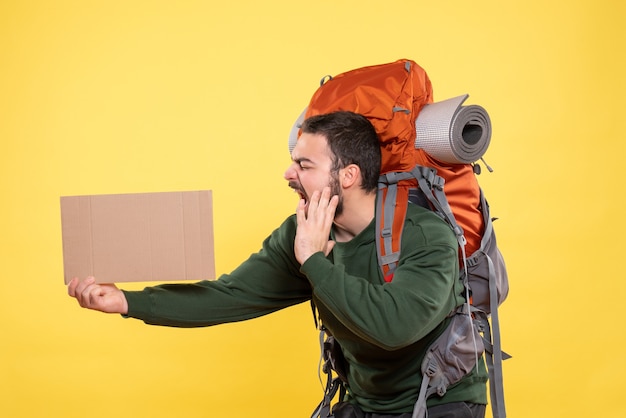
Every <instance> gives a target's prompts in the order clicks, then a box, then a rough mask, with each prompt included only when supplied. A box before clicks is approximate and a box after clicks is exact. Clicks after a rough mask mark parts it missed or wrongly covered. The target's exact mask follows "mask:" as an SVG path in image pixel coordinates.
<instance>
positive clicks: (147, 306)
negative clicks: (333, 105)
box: [68, 112, 487, 418]
mask: <svg viewBox="0 0 626 418" xmlns="http://www.w3.org/2000/svg"><path fill="white" fill-rule="evenodd" d="M301 131H302V135H301V136H300V138H299V139H298V142H297V144H296V146H295V148H294V149H293V152H292V160H293V162H292V164H291V165H290V166H289V168H288V169H287V171H286V172H285V179H286V180H287V181H288V182H289V186H290V187H291V188H292V189H294V190H295V191H296V192H297V193H298V194H299V196H300V202H299V204H298V207H297V210H296V214H295V215H292V216H290V217H289V218H287V219H286V220H285V221H284V222H283V224H282V225H281V226H280V227H279V228H278V229H276V230H275V231H274V232H273V233H272V234H271V235H270V236H269V237H268V238H267V239H266V240H265V241H264V243H263V247H262V249H261V251H259V252H258V253H256V254H253V255H251V256H250V258H249V259H248V260H246V261H245V262H243V263H242V264H241V265H240V266H239V267H238V268H236V269H235V270H234V271H233V272H232V273H231V274H227V275H222V276H221V277H220V278H219V279H218V280H216V281H203V282H199V283H195V284H174V285H162V286H156V287H149V288H146V289H144V290H143V291H133V292H129V291H123V290H120V289H118V288H117V287H116V286H115V285H99V284H96V283H94V279H93V278H88V279H86V280H84V281H80V280H78V279H74V280H72V281H71V282H70V284H69V286H68V292H69V294H70V295H71V296H73V297H75V298H76V299H77V300H78V302H79V304H80V305H81V306H82V307H85V308H90V309H95V310H99V311H102V312H109V313H120V314H123V315H126V316H129V317H133V318H138V319H141V320H143V321H144V322H145V323H147V324H154V325H165V326H180V327H197V326H211V325H217V324H221V323H225V322H232V321H240V320H245V319H251V318H254V317H258V316H261V315H265V314H268V313H271V312H274V311H276V310H279V309H282V308H286V307H288V306H291V305H294V304H298V303H301V302H303V301H307V300H311V299H312V300H313V302H314V304H315V306H316V308H317V310H318V312H319V317H320V319H321V321H322V323H323V324H324V326H325V327H326V328H327V329H328V331H329V332H330V333H331V334H332V335H333V336H334V337H335V339H336V341H338V342H339V344H340V345H341V347H342V350H343V355H344V357H345V359H346V362H347V367H346V369H347V378H348V395H347V399H346V401H347V402H346V403H344V404H343V406H342V407H341V408H339V409H338V410H336V417H350V416H354V417H383V416H384V417H389V416H406V417H410V416H411V411H412V410H413V406H414V403H415V401H416V400H417V397H418V393H419V388H420V384H421V371H420V365H421V362H422V359H423V357H424V355H425V351H426V349H427V348H428V346H429V345H430V343H431V342H432V341H433V340H434V339H435V338H436V337H437V336H438V335H439V334H440V333H441V332H442V331H443V330H444V329H445V326H446V324H447V319H446V317H447V315H448V314H449V313H450V312H451V311H452V310H453V309H454V308H455V307H456V306H459V305H461V304H462V303H463V298H462V296H461V295H462V292H463V288H462V284H461V282H460V281H459V280H457V275H458V268H459V266H458V256H457V241H456V239H455V237H454V235H453V233H452V231H451V230H450V228H449V227H448V226H447V224H445V223H444V222H443V221H442V220H441V219H440V218H438V217H437V216H436V215H435V214H433V213H432V212H430V211H428V210H426V209H423V208H420V207H418V206H415V205H410V208H409V211H408V215H407V220H406V223H405V229H404V232H403V235H402V252H401V259H400V261H399V264H398V267H397V269H396V271H395V273H394V280H393V281H392V282H391V283H385V281H384V280H383V277H382V273H381V271H380V268H379V266H378V260H377V253H376V244H375V229H376V228H375V223H374V213H375V201H376V190H377V182H378V176H379V170H380V158H381V156H380V147H379V143H378V137H377V135H376V132H375V130H374V128H373V127H372V125H371V124H370V122H369V121H368V120H367V119H366V118H364V117H363V116H360V115H357V114H355V113H351V112H335V113H331V114H328V115H320V116H315V117H312V118H309V119H307V120H306V121H305V122H304V124H303V126H302V129H301ZM486 379H487V376H486V371H485V370H484V364H483V363H482V361H481V362H480V363H479V367H478V368H477V369H475V370H474V371H473V372H472V373H471V374H469V375H468V376H466V377H465V378H463V379H462V380H461V382H459V383H458V384H456V385H454V386H453V387H451V388H449V390H448V392H447V393H446V395H445V396H444V397H442V398H439V397H433V398H431V399H429V401H428V405H429V410H428V412H429V418H435V417H440V418H443V417H468V418H470V417H483V416H484V411H485V405H484V404H486V385H485V382H486ZM348 410H349V411H348ZM363 414H365V415H363ZM402 414H405V415H402Z"/></svg>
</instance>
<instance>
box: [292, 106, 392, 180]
mask: <svg viewBox="0 0 626 418" xmlns="http://www.w3.org/2000/svg"><path fill="white" fill-rule="evenodd" d="M301 131H302V132H303V133H308V134H320V135H323V136H325V137H326V140H327V141H328V145H329V147H330V150H331V152H332V154H333V157H332V158H333V166H332V170H333V171H335V172H336V171H339V169H341V168H343V167H345V166H347V165H349V164H356V165H357V166H358V167H359V168H360V169H361V177H362V183H361V188H362V189H363V190H365V191H367V192H374V191H376V189H377V188H378V177H379V176H380V160H381V156H380V143H379V142H378V135H377V134H376V130H375V129H374V127H373V126H372V124H371V123H370V121H369V120H367V118H366V117H365V116H362V115H359V114H357V113H353V112H346V111H339V112H333V113H327V114H324V115H317V116H311V117H310V118H308V119H306V120H305V121H304V123H303V124H302V127H301Z"/></svg>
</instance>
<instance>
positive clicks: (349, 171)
mask: <svg viewBox="0 0 626 418" xmlns="http://www.w3.org/2000/svg"><path fill="white" fill-rule="evenodd" d="M360 181H361V169H360V168H359V166H358V165H356V164H348V165H347V166H345V167H344V168H342V176H341V186H342V187H343V188H344V189H348V188H350V187H353V186H355V185H359V184H360Z"/></svg>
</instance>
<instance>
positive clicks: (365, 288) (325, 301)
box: [301, 213, 462, 350]
mask: <svg viewBox="0 0 626 418" xmlns="http://www.w3.org/2000/svg"><path fill="white" fill-rule="evenodd" d="M348 269H349V267H348V266H344V265H341V264H333V263H332V262H331V261H330V260H329V259H326V258H325V257H324V255H323V254H322V253H317V254H314V255H313V256H312V257H310V258H309V259H308V260H307V261H306V262H305V263H304V264H303V265H302V267H301V270H302V272H303V273H304V274H305V275H306V277H307V278H308V280H309V281H310V283H311V286H312V287H313V297H314V298H315V301H316V303H317V304H321V305H322V306H318V309H320V312H321V310H322V309H325V310H327V311H329V312H330V315H331V316H332V317H336V318H337V320H338V321H339V322H340V324H341V326H342V327H345V328H347V330H348V332H351V333H354V334H356V335H357V336H358V337H360V338H362V339H364V340H366V341H368V342H369V343H371V344H374V345H376V346H378V347H381V348H383V349H385V350H396V349H400V348H403V347H406V346H408V345H410V344H412V343H415V342H416V341H418V340H420V339H422V338H423V337H424V336H426V335H427V334H428V333H430V332H431V331H433V330H434V329H435V328H436V327H437V326H438V325H439V324H441V322H442V321H443V320H444V319H445V318H446V316H447V315H448V314H449V313H450V312H451V311H452V310H453V309H454V308H455V307H456V306H457V305H458V304H460V303H461V302H462V299H460V297H461V296H460V295H461V292H462V288H461V289H459V288H458V286H459V285H461V286H462V284H461V283H460V281H459V280H457V278H458V255H457V243H456V239H455V237H454V235H453V233H452V232H451V230H450V228H449V227H448V226H447V225H446V224H445V223H444V222H443V221H441V220H440V219H439V218H436V216H435V215H432V214H430V213H422V214H420V215H419V216H418V218H417V219H416V218H412V219H410V220H408V221H407V223H406V224H405V229H404V232H403V240H402V247H401V259H400V261H399V264H398V267H397V269H396V270H395V273H394V278H393V280H392V282H390V283H384V282H380V283H378V282H374V281H372V280H371V279H367V278H366V277H362V276H359V275H358V272H357V273H354V269H350V270H349V271H348ZM351 272H352V273H351ZM331 332H332V329H331Z"/></svg>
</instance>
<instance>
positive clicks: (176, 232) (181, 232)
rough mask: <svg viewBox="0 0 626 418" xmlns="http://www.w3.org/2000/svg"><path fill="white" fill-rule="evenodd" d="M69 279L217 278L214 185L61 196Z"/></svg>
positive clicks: (66, 269)
mask: <svg viewBox="0 0 626 418" xmlns="http://www.w3.org/2000/svg"><path fill="white" fill-rule="evenodd" d="M61 224H62V234H63V267H64V276H65V283H66V284H67V283H69V281H70V280H71V279H72V278H74V277H78V278H81V279H84V278H86V277H89V276H93V277H95V278H96V280H97V281H98V282H100V283H116V282H137V281H174V280H204V279H206V280H212V279H214V278H215V259H214V249H213V200H212V194H211V191H210V190H204V191H193V192H165V193H139V194H110V195H92V196H63V197H61Z"/></svg>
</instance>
